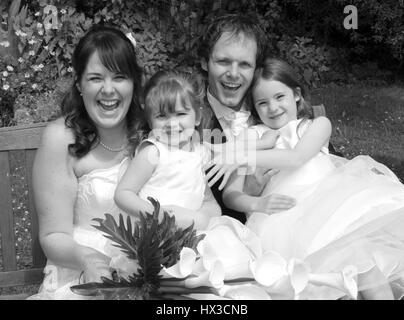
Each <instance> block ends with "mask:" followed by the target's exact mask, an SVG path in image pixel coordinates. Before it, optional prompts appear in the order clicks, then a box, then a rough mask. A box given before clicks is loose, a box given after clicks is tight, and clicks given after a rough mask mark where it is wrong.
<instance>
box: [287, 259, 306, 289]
mask: <svg viewBox="0 0 404 320" xmlns="http://www.w3.org/2000/svg"><path fill="white" fill-rule="evenodd" d="M309 272H310V268H309V266H308V265H307V264H306V263H305V262H303V261H301V260H298V259H291V260H290V261H289V264H288V273H289V275H290V282H291V284H292V286H293V288H294V289H295V294H296V295H298V294H300V293H301V292H302V291H303V290H304V288H306V286H307V284H308V282H309Z"/></svg>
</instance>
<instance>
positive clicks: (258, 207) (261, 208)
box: [252, 193, 296, 214]
mask: <svg viewBox="0 0 404 320" xmlns="http://www.w3.org/2000/svg"><path fill="white" fill-rule="evenodd" d="M295 205H296V200H295V199H294V198H291V197H289V196H285V195H283V194H276V193H274V194H270V195H269V196H266V197H257V198H256V201H255V202H254V203H253V206H252V209H253V212H263V213H267V214H273V213H278V212H280V211H285V210H289V209H291V208H293V207H294V206H295Z"/></svg>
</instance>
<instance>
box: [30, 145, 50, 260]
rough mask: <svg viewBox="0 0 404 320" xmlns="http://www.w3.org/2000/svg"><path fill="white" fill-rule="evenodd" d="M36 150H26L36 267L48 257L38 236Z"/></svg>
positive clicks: (33, 251)
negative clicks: (34, 174) (34, 193)
mask: <svg viewBox="0 0 404 320" xmlns="http://www.w3.org/2000/svg"><path fill="white" fill-rule="evenodd" d="M35 153H36V150H26V151H25V163H26V175H27V184H28V210H29V212H30V215H31V239H32V258H33V265H34V267H41V266H43V265H45V263H46V257H45V255H44V253H43V251H42V248H41V246H40V244H39V238H38V230H39V225H38V216H37V214H36V210H35V203H34V196H33V190H32V165H33V163H34V158H35Z"/></svg>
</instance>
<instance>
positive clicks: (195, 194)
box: [139, 139, 208, 210]
mask: <svg viewBox="0 0 404 320" xmlns="http://www.w3.org/2000/svg"><path fill="white" fill-rule="evenodd" d="M145 142H148V143H151V144H153V145H154V146H155V147H156V148H157V149H158V151H159V163H158V164H157V166H156V168H155V170H154V172H153V174H152V176H151V177H150V179H149V180H148V181H147V182H146V183H145V184H144V186H143V187H142V189H141V190H140V192H139V196H140V197H141V198H142V199H144V200H147V197H153V198H155V199H157V200H158V201H159V202H160V204H161V205H177V206H181V207H184V208H188V209H192V210H198V209H200V207H201V206H202V201H203V198H204V194H205V186H206V182H205V180H204V171H203V164H204V163H205V162H206V160H207V157H208V154H207V150H206V148H204V146H203V145H202V144H195V145H194V148H193V151H185V150H181V149H178V148H168V147H167V145H165V144H163V143H160V142H158V141H156V140H154V139H147V140H145V141H144V143H145Z"/></svg>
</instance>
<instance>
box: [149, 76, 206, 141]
mask: <svg viewBox="0 0 404 320" xmlns="http://www.w3.org/2000/svg"><path fill="white" fill-rule="evenodd" d="M205 93H206V90H205V86H204V82H203V79H202V77H201V76H200V75H199V74H198V73H193V74H191V73H189V72H185V71H179V70H162V71H158V72H156V73H155V74H154V75H153V76H152V77H151V78H150V79H149V80H148V81H147V83H146V85H145V88H144V95H143V97H144V98H143V99H144V104H145V113H146V116H147V117H149V116H150V114H151V112H152V111H153V110H156V109H157V110H158V111H159V112H162V113H167V112H174V111H175V105H176V102H177V98H179V99H180V101H181V103H182V105H183V106H184V107H187V103H186V99H189V102H190V103H191V107H192V108H193V109H194V110H195V114H196V118H197V119H201V117H202V112H201V111H202V110H201V109H202V107H203V103H204V97H205ZM197 129H198V130H199V133H201V132H200V129H201V128H200V126H197Z"/></svg>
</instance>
